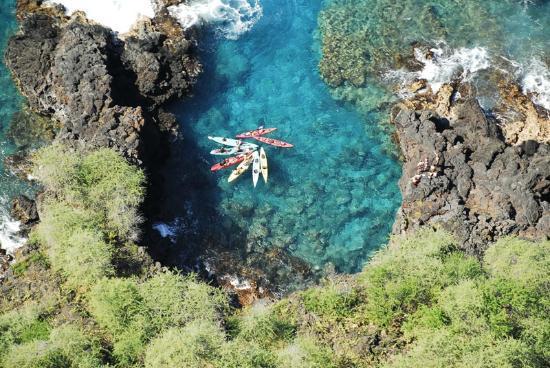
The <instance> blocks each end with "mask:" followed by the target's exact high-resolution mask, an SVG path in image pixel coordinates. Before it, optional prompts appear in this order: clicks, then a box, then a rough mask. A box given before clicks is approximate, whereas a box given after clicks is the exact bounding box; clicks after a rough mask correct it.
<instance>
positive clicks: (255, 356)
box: [215, 340, 278, 368]
mask: <svg viewBox="0 0 550 368" xmlns="http://www.w3.org/2000/svg"><path fill="white" fill-rule="evenodd" d="M220 354H221V355H220V357H219V358H218V360H217V361H216V363H215V367H216V368H278V362H277V355H276V354H275V353H274V352H272V351H270V350H269V349H266V348H262V347H261V346H260V345H259V344H258V343H257V342H255V341H246V342H243V341H242V340H233V341H231V342H229V343H226V344H224V345H223V346H222V349H221V351H220Z"/></svg>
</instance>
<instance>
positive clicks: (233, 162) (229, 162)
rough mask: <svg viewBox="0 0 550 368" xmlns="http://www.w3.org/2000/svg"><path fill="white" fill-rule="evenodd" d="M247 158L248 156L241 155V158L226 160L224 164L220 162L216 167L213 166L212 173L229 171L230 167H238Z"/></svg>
mask: <svg viewBox="0 0 550 368" xmlns="http://www.w3.org/2000/svg"><path fill="white" fill-rule="evenodd" d="M245 158H246V155H239V156H235V157H229V158H226V159H225V160H223V161H222V162H219V163H217V164H215V165H214V166H212V167H211V168H210V171H218V170H223V169H227V168H228V167H230V166H233V165H236V164H238V163H241V162H243V161H244V159H245Z"/></svg>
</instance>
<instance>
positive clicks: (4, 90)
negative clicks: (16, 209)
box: [0, 0, 29, 248]
mask: <svg viewBox="0 0 550 368" xmlns="http://www.w3.org/2000/svg"><path fill="white" fill-rule="evenodd" d="M16 26H17V24H16V22H15V0H0V55H2V62H0V242H1V243H2V246H3V247H5V248H6V247H7V248H11V247H14V246H16V245H17V244H20V242H21V239H20V238H19V237H18V236H17V235H16V234H15V231H16V230H17V229H18V227H17V225H15V224H14V223H13V221H12V220H11V219H10V217H9V206H10V202H11V198H13V197H14V196H15V195H17V194H20V193H27V192H29V187H28V186H27V185H26V184H25V183H23V182H22V181H21V180H19V179H18V178H17V177H16V176H15V175H13V174H12V173H11V172H10V171H9V170H7V169H6V168H5V165H4V160H5V158H6V156H8V155H10V154H13V153H14V152H16V150H17V147H16V146H15V145H14V144H13V142H11V141H10V140H9V139H8V138H7V137H6V136H7V134H8V130H9V126H10V122H11V119H12V116H13V114H14V113H15V112H16V111H18V110H19V108H20V106H21V101H22V99H21V97H20V96H19V95H18V93H17V90H16V88H15V86H14V84H13V81H12V80H11V76H10V74H9V72H8V70H7V69H6V67H5V65H4V63H3V61H4V59H3V55H4V50H5V46H6V42H7V40H8V38H9V36H10V35H11V34H12V33H13V32H14V31H15V29H16Z"/></svg>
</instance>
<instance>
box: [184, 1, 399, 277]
mask: <svg viewBox="0 0 550 368" xmlns="http://www.w3.org/2000/svg"><path fill="white" fill-rule="evenodd" d="M262 5H263V8H264V9H263V14H264V15H263V17H262V18H261V19H260V21H259V22H258V23H257V24H256V25H255V26H254V28H253V29H252V30H251V31H250V32H248V33H246V34H244V35H242V36H241V37H240V38H239V39H238V40H236V41H231V40H220V39H218V38H212V39H210V40H208V41H207V42H205V43H203V47H204V48H205V50H204V52H203V60H204V63H205V69H206V72H205V75H203V77H202V79H201V82H200V84H199V86H198V88H197V90H196V97H195V98H193V99H192V100H191V101H188V102H186V103H184V104H182V105H180V106H178V107H177V108H176V110H177V112H178V117H179V120H180V121H181V125H182V128H183V131H184V138H185V139H186V141H187V144H188V145H195V144H196V147H190V148H188V149H187V150H186V152H183V153H182V155H183V156H186V157H188V158H195V159H196V160H197V161H198V162H196V164H195V170H196V172H193V173H188V174H187V175H192V176H193V177H194V178H195V179H188V182H189V181H190V180H191V181H193V182H194V183H195V184H196V185H194V187H193V190H194V194H193V198H188V202H187V204H188V205H187V207H186V208H187V209H188V210H191V211H193V212H194V216H195V218H197V220H198V222H199V223H200V224H201V225H197V224H195V225H193V224H189V223H185V224H182V223H180V224H179V225H180V227H179V228H180V229H183V230H182V235H183V236H182V238H183V241H187V242H189V241H193V240H192V237H190V236H189V234H196V233H197V232H200V233H203V234H204V233H209V234H220V236H219V237H218V240H217V241H220V242H224V243H226V244H227V246H228V247H243V248H246V249H247V251H248V252H249V253H254V252H257V251H258V250H260V249H262V250H265V249H273V248H277V249H283V250H284V251H287V252H290V253H291V254H292V255H295V256H297V257H300V258H301V259H304V260H306V261H307V262H308V263H310V264H311V265H313V266H316V267H319V268H321V267H323V266H324V265H326V264H327V263H332V264H334V265H335V267H336V269H337V270H338V271H341V272H355V271H358V270H359V269H360V268H361V267H362V265H363V263H364V261H365V260H366V259H367V257H368V255H369V253H370V252H372V251H373V250H375V249H377V248H378V247H379V246H380V245H381V244H383V243H384V242H385V241H386V240H387V237H388V235H389V233H390V230H391V226H392V223H393V219H394V215H395V212H396V209H397V207H398V206H399V204H400V200H401V197H400V193H399V190H398V187H397V181H398V179H399V176H400V171H401V169H400V165H399V163H398V162H397V161H396V160H395V159H394V157H393V156H392V155H391V153H390V152H387V151H386V148H385V147H387V145H386V144H385V142H386V141H387V136H386V134H385V133H384V132H382V131H381V129H380V128H379V127H378V121H377V117H378V116H377V114H376V113H377V111H373V112H372V114H370V115H369V114H366V115H365V114H363V115H360V114H359V113H357V112H356V111H355V110H354V108H352V107H351V106H345V105H342V104H339V103H337V102H336V101H335V100H334V99H333V98H332V97H331V95H330V92H329V89H328V87H327V86H326V85H325V84H324V83H323V82H322V81H321V79H320V77H319V74H318V71H317V64H318V62H319V57H320V56H319V43H318V40H317V39H316V32H317V16H318V13H319V11H320V9H321V2H320V1H313V2H312V1H304V0H297V1H286V0H285V1H275V0H269V1H263V2H262ZM260 124H262V125H265V126H266V127H277V128H278V130H277V131H276V132H275V133H273V134H272V135H271V136H272V137H274V138H280V139H283V140H285V141H288V142H291V143H293V144H294V145H295V148H293V149H290V150H284V149H277V148H273V147H270V146H267V147H265V148H266V151H267V155H268V159H269V164H270V177H269V183H268V184H267V185H264V183H263V181H261V182H260V183H259V184H258V187H257V188H256V189H254V188H253V186H252V179H251V174H250V172H248V173H246V174H243V176H242V177H241V178H239V180H238V181H237V182H235V183H227V177H228V175H229V173H230V171H223V172H219V173H214V174H211V173H210V171H209V168H210V165H211V164H213V163H215V162H217V161H218V160H217V159H216V157H214V156H210V155H209V154H208V153H209V151H210V150H211V149H213V148H215V147H216V146H215V145H214V144H213V142H210V141H208V140H207V139H206V137H207V136H208V135H222V136H228V137H230V136H233V135H235V134H237V133H240V132H242V131H246V130H250V129H253V128H256V127H257V126H258V125H260ZM218 158H219V157H218ZM184 159H185V158H184ZM197 178H201V179H197ZM184 180H185V179H184ZM181 200H182V201H184V199H181ZM206 218H207V219H208V222H210V223H211V224H212V225H213V226H212V227H209V226H207V225H205V219H206ZM175 227H177V226H175Z"/></svg>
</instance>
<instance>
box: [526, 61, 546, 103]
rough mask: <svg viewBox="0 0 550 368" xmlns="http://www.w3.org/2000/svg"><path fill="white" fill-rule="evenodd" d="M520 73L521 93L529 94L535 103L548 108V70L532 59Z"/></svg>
mask: <svg viewBox="0 0 550 368" xmlns="http://www.w3.org/2000/svg"><path fill="white" fill-rule="evenodd" d="M522 74H523V76H522V80H521V85H522V87H523V93H525V94H530V95H531V99H532V101H533V102H534V103H535V104H537V105H540V106H542V107H544V108H545V109H547V110H550V70H549V69H548V68H547V67H546V66H545V65H544V64H543V63H542V62H541V61H539V60H537V59H534V60H532V62H531V65H529V66H528V67H527V68H525V71H524V72H523V73H522Z"/></svg>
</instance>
